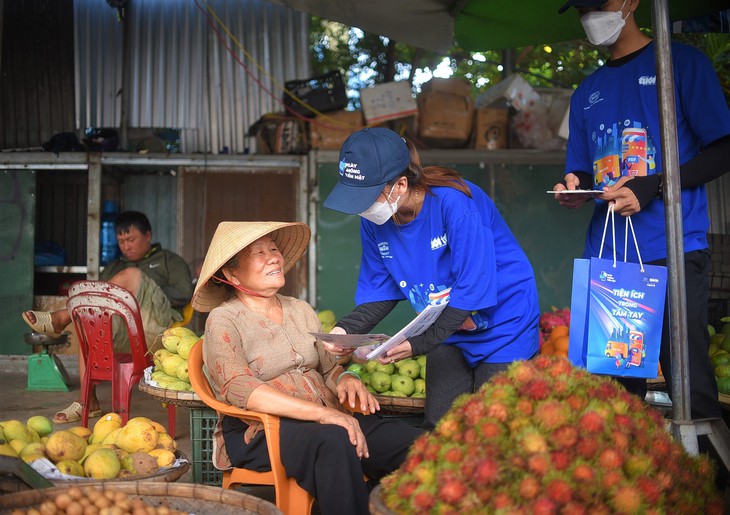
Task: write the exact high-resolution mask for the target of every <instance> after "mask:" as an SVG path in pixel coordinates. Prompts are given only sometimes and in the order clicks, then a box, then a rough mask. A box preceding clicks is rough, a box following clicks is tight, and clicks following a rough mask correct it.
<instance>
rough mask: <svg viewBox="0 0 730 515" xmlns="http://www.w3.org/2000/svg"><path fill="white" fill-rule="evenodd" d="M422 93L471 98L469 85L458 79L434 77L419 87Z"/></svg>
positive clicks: (465, 81)
mask: <svg viewBox="0 0 730 515" xmlns="http://www.w3.org/2000/svg"><path fill="white" fill-rule="evenodd" d="M421 91H422V92H423V93H433V92H437V91H438V92H440V93H449V94H451V95H457V96H460V97H471V84H470V83H469V82H468V81H467V80H465V79H460V78H456V77H453V78H450V79H440V78H438V77H434V78H433V79H431V80H429V81H428V82H426V83H424V84H423V86H422V87H421Z"/></svg>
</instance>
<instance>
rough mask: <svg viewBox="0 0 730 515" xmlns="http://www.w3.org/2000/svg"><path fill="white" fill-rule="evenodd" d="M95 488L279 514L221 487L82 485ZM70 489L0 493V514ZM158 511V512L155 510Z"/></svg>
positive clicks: (226, 510) (150, 500)
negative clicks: (1, 494) (0, 494)
mask: <svg viewBox="0 0 730 515" xmlns="http://www.w3.org/2000/svg"><path fill="white" fill-rule="evenodd" d="M81 488H82V490H83V489H85V488H95V489H97V490H100V491H102V492H104V491H108V490H113V491H115V492H123V493H125V494H126V495H127V496H128V497H129V498H130V499H141V500H142V501H144V502H145V504H148V505H150V506H154V507H157V508H161V507H163V506H166V507H168V508H169V509H172V510H177V511H182V512H184V513H195V514H196V515H228V514H230V515H239V514H244V515H245V514H252V513H254V514H259V515H281V511H279V510H278V509H277V508H276V506H274V505H273V504H272V503H270V502H268V501H266V500H264V499H261V498H259V497H254V496H253V495H250V494H246V493H243V492H237V491H234V490H223V489H221V488H220V487H214V486H205V485H194V484H190V483H146V482H140V481H134V482H133V481H124V482H122V481H119V482H106V483H103V484H101V483H96V484H94V485H85V486H82V487H81ZM68 491H69V487H68V486H59V487H53V488H43V489H40V490H27V491H24V492H17V493H12V494H7V495H3V496H0V514H6V513H7V514H9V513H12V510H14V509H18V508H22V509H24V510H27V509H29V508H35V509H38V508H39V506H40V505H41V504H42V503H43V502H45V501H52V500H54V499H55V498H56V496H57V495H58V494H60V493H65V492H68ZM158 513H159V512H158Z"/></svg>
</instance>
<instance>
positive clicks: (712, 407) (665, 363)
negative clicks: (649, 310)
mask: <svg viewBox="0 0 730 515" xmlns="http://www.w3.org/2000/svg"><path fill="white" fill-rule="evenodd" d="M648 264H650V265H662V266H666V264H667V260H666V259H660V260H658V261H652V262H650V263H648ZM684 270H685V290H686V304H687V339H688V341H687V346H688V354H689V359H688V370H687V372H688V373H689V388H690V404H691V416H692V418H693V419H699V418H719V417H722V408H721V407H720V403H719V402H718V400H717V382H716V381H715V373H714V371H713V367H712V362H711V361H710V356H709V348H710V335H709V333H708V332H707V299H708V295H709V289H710V279H709V273H710V254H709V252H707V251H706V250H696V251H693V252H688V253H686V254H685V255H684ZM667 293H668V292H667ZM670 302H671V299H670V298H667V302H666V303H665V307H664V324H663V326H662V346H661V350H660V354H659V362H660V363H661V365H662V372H663V373H664V378H665V380H666V382H667V389H668V391H669V395H670V396H671V394H672V391H671V390H672V375H673V374H675V373H678V371H677V370H675V369H674V368H672V364H671V362H672V360H671V348H670V343H669V340H670V334H669V331H670V325H669V323H670V320H669V303H670ZM619 382H620V383H621V384H623V385H624V386H625V387H626V389H627V390H629V391H630V392H632V393H635V394H637V395H639V396H640V397H641V398H642V399H643V398H644V396H646V389H647V388H646V381H645V380H643V379H624V378H621V379H619Z"/></svg>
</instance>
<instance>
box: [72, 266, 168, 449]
mask: <svg viewBox="0 0 730 515" xmlns="http://www.w3.org/2000/svg"><path fill="white" fill-rule="evenodd" d="M68 294H69V298H68V301H67V303H66V306H67V308H68V312H69V314H70V315H71V319H72V320H73V323H74V327H75V328H76V333H77V334H78V337H79V346H80V350H81V352H83V355H84V362H85V367H86V369H85V373H84V383H83V384H82V385H81V388H82V390H81V398H82V405H83V411H82V413H81V424H82V425H83V426H84V427H88V423H89V398H90V397H91V388H92V386H95V385H97V384H99V383H100V382H102V381H111V383H112V411H114V412H116V413H119V414H120V415H121V416H122V424H126V423H127V420H129V405H130V399H131V393H132V387H133V386H134V385H136V384H137V383H139V381H140V379H142V376H143V375H144V370H145V368H147V367H149V366H150V365H152V357H151V356H150V354H149V353H148V352H147V340H146V339H145V334H144V330H143V328H142V319H141V317H140V314H139V305H138V304H137V299H135V298H134V295H132V294H131V293H130V292H129V291H128V290H126V289H125V288H122V287H121V286H117V285H116V284H112V283H109V282H106V281H90V280H87V281H77V282H75V283H73V284H72V285H71V287H70V288H69V290H68ZM113 315H119V316H121V317H122V319H123V320H124V323H125V324H126V326H127V332H128V334H129V345H130V347H131V350H132V352H131V353H120V352H114V345H113V335H112V317H113ZM167 424H168V428H167V431H168V434H169V435H170V436H171V437H172V438H173V439H174V438H175V406H174V405H168V406H167Z"/></svg>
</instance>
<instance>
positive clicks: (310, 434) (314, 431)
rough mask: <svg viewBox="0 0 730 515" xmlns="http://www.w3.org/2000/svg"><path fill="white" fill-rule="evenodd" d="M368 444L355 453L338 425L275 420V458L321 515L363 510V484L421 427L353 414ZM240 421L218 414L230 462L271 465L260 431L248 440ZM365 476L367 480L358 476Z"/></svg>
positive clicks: (397, 457) (373, 480)
mask: <svg viewBox="0 0 730 515" xmlns="http://www.w3.org/2000/svg"><path fill="white" fill-rule="evenodd" d="M355 418H357V420H358V422H359V423H360V428H361V429H362V432H363V434H365V438H366V439H367V443H368V451H369V454H370V457H369V458H363V459H362V460H361V459H360V458H358V457H357V454H356V452H355V447H354V446H353V445H352V444H351V443H350V439H349V438H348V436H347V431H345V429H344V428H342V427H340V426H336V425H331V424H317V423H315V422H305V421H301V420H293V419H289V418H282V419H281V426H280V440H281V449H280V452H281V461H282V463H283V465H284V469H285V470H286V474H287V476H289V477H294V478H296V480H297V483H298V484H299V485H300V486H301V487H302V488H304V489H305V490H307V491H308V492H309V493H310V494H312V495H313V496H314V497H315V498H316V499H317V503H318V505H319V510H320V512H321V513H322V515H344V514H348V515H349V514H364V515H365V514H367V513H369V509H368V495H369V487H370V486H374V485H376V484H377V483H378V482H379V481H380V479H381V478H383V477H384V476H386V475H387V474H389V473H390V472H392V471H394V470H396V469H397V468H398V467H399V466H400V465H401V463H403V460H404V459H405V457H406V454H407V453H408V448H409V447H410V445H411V443H413V440H415V439H416V438H417V437H418V436H419V435H420V434H421V433H422V430H421V429H419V428H416V427H413V426H411V425H409V424H407V423H406V422H404V421H402V420H398V419H382V418H380V417H378V416H377V415H367V416H366V415H361V414H359V413H356V414H355ZM245 430H246V425H245V424H244V423H243V422H241V421H240V420H238V419H235V418H231V417H225V418H224V419H223V436H224V438H225V442H226V450H227V451H228V456H229V458H230V460H231V464H232V465H233V466H234V467H238V468H246V469H250V470H257V471H267V470H271V466H270V464H269V456H268V450H267V446H266V439H265V438H264V432H263V431H261V432H260V433H258V434H257V435H256V436H255V437H254V438H253V440H251V442H250V443H249V444H248V445H245V444H244V443H243V433H244V432H245ZM363 474H364V475H366V476H367V477H368V480H369V484H366V483H365V481H364V480H363Z"/></svg>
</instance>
